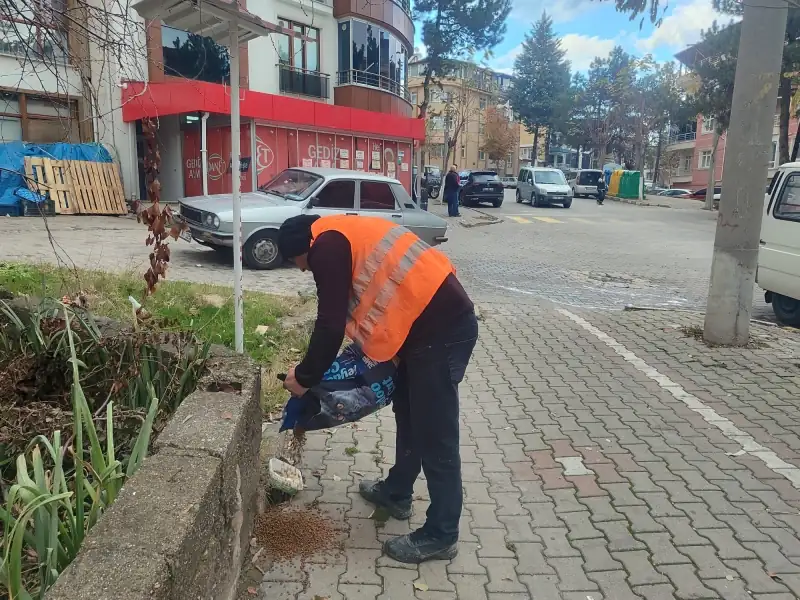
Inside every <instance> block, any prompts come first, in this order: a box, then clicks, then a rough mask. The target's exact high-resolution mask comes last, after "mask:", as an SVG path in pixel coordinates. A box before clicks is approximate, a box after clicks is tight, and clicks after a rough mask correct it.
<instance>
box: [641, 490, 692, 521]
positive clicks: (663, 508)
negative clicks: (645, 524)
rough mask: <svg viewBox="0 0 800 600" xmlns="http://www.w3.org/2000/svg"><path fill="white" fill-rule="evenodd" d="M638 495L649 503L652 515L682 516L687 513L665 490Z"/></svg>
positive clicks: (648, 506)
mask: <svg viewBox="0 0 800 600" xmlns="http://www.w3.org/2000/svg"><path fill="white" fill-rule="evenodd" d="M637 496H638V497H639V498H640V499H641V500H643V501H644V503H645V504H646V505H647V508H648V510H649V511H650V515H651V516H652V517H654V518H658V517H682V516H684V515H685V513H684V512H683V511H682V510H680V509H679V508H677V507H676V506H675V505H674V504H673V503H672V502H671V501H670V499H669V496H668V495H667V494H666V493H665V492H649V493H640V494H637Z"/></svg>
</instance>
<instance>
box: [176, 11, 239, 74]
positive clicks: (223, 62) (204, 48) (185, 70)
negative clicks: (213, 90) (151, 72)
mask: <svg viewBox="0 0 800 600" xmlns="http://www.w3.org/2000/svg"><path fill="white" fill-rule="evenodd" d="M161 45H162V47H163V52H164V73H166V74H167V75H172V76H173V77H185V78H186V79H197V80H199V81H208V82H210V83H230V81H231V61H230V55H229V54H228V49H227V48H225V47H224V46H220V45H219V44H217V43H216V42H215V41H214V40H212V39H211V38H207V37H203V36H201V35H197V34H195V33H189V32H187V31H183V30H182V29H175V28H174V27H167V26H166V25H163V26H162V27H161Z"/></svg>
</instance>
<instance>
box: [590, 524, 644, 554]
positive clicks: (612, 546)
mask: <svg viewBox="0 0 800 600" xmlns="http://www.w3.org/2000/svg"><path fill="white" fill-rule="evenodd" d="M596 525H597V528H598V529H600V530H601V531H602V532H603V533H604V534H605V536H606V539H607V540H608V549H609V550H610V551H612V552H615V551H627V550H644V549H645V545H644V543H642V542H640V541H639V540H637V539H636V538H634V537H633V535H631V532H630V529H628V524H627V522H626V521H606V522H603V523H597V524H596Z"/></svg>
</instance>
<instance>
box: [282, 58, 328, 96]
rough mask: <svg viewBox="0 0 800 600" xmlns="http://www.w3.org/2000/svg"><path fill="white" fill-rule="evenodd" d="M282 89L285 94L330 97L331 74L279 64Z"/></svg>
mask: <svg viewBox="0 0 800 600" xmlns="http://www.w3.org/2000/svg"><path fill="white" fill-rule="evenodd" d="M278 69H279V70H280V90H281V93H284V94H299V95H301V96H311V97H313V98H324V99H328V98H330V87H331V86H330V76H329V75H328V74H326V73H320V72H318V71H308V70H306V69H300V68H299V67H292V66H291V65H284V64H279V65H278Z"/></svg>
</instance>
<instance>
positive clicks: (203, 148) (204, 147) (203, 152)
mask: <svg viewBox="0 0 800 600" xmlns="http://www.w3.org/2000/svg"><path fill="white" fill-rule="evenodd" d="M208 115H209V113H207V112H204V113H203V117H202V118H201V125H200V132H201V134H200V140H201V141H200V160H202V161H203V165H202V169H203V196H208V123H207V121H208Z"/></svg>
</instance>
